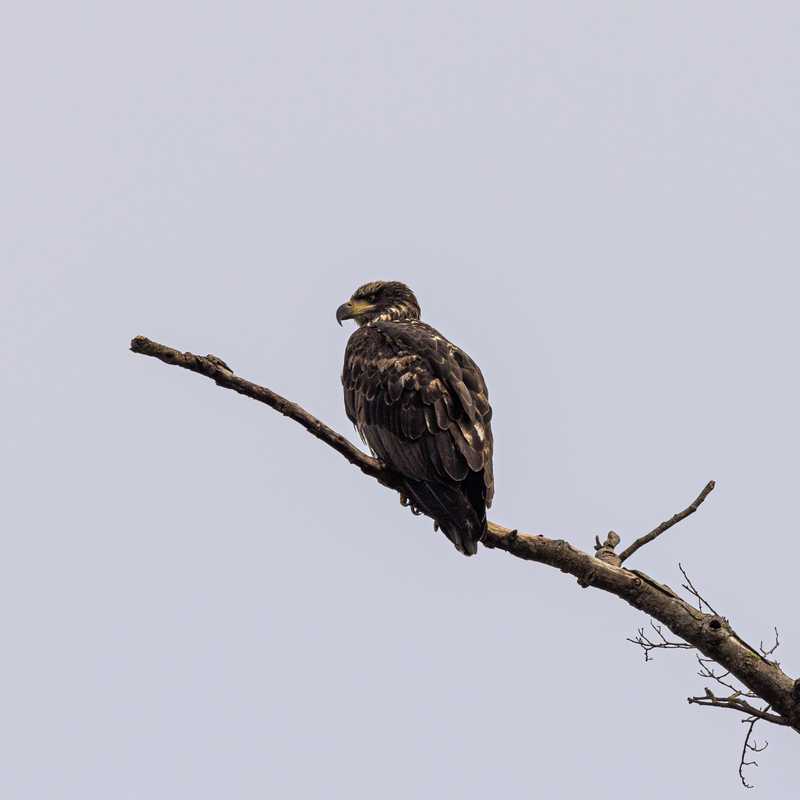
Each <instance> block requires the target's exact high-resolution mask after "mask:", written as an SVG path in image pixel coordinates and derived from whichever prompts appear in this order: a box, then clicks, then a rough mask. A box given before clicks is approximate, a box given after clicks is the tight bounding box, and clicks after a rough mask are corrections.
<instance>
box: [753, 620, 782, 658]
mask: <svg viewBox="0 0 800 800" xmlns="http://www.w3.org/2000/svg"><path fill="white" fill-rule="evenodd" d="M773 630H774V631H775V644H773V645H772V647H770V648H769V650H767V649H766V648H765V647H764V642H763V640H762V641H761V643H760V644H759V645H758V649H759V650H760V651H761V655H762V656H764V658H766V657H767V656H771V655H772V654H773V653H774V652H775V651H776V650H777V649H778V648H779V647H780V646H781V640H780V639H779V638H778V629H777V627H775V628H773ZM776 663H777V662H776Z"/></svg>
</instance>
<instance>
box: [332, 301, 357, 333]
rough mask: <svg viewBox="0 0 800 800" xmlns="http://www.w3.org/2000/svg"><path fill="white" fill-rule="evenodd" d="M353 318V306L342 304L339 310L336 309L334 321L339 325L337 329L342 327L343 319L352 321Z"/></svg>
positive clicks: (348, 303) (349, 303)
mask: <svg viewBox="0 0 800 800" xmlns="http://www.w3.org/2000/svg"><path fill="white" fill-rule="evenodd" d="M352 318H353V304H352V303H351V302H349V301H348V302H347V303H342V304H341V305H340V306H339V308H337V309H336V321H337V322H338V323H339V327H340V328H341V326H342V320H343V319H352Z"/></svg>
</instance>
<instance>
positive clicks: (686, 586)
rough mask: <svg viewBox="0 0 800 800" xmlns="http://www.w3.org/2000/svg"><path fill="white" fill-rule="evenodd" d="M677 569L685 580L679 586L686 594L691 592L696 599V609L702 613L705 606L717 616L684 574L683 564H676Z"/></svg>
mask: <svg viewBox="0 0 800 800" xmlns="http://www.w3.org/2000/svg"><path fill="white" fill-rule="evenodd" d="M678 569H679V570H680V571H681V574H682V575H683V577H684V578H685V579H686V583H682V584H681V586H683V588H684V589H686V591H687V592H691V593H692V594H693V595H694V596H695V598H696V599H697V607H698V608H699V609H700V610H701V611H702V610H703V606H705V607H706V608H707V609H708V610H709V611H710V612H711V613H712V614H714V615H716V616H719V614H717V612H716V611H715V610H714V609H713V608H712V607H711V603H709V602H708V600H706V599H705V597H703V596H702V595H701V594H700V592H698V591H697V589H695V586H694V584H693V583H692V581H691V579H690V578H689V576H688V575H687V574H686V570H685V569H684V568H683V564H681V563H680V562H678Z"/></svg>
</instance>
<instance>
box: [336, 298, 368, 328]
mask: <svg viewBox="0 0 800 800" xmlns="http://www.w3.org/2000/svg"><path fill="white" fill-rule="evenodd" d="M373 308H375V306H373V305H372V304H371V303H367V302H366V301H365V300H348V301H347V302H346V303H342V304H341V305H340V306H339V308H337V309H336V321H337V322H338V323H339V325H341V324H342V320H343V319H355V318H356V317H360V316H361V315H362V314H366V313H367V312H368V311H372V309H373Z"/></svg>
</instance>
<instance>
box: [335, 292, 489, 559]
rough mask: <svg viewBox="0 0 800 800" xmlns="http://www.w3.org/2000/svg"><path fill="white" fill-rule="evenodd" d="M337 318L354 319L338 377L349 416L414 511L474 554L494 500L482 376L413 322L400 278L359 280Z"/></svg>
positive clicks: (412, 305) (414, 312) (411, 302)
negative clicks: (394, 475) (400, 483)
mask: <svg viewBox="0 0 800 800" xmlns="http://www.w3.org/2000/svg"><path fill="white" fill-rule="evenodd" d="M336 319H337V321H338V322H339V324H340V325H341V324H342V320H344V319H354V320H355V321H356V322H357V323H358V329H357V330H356V331H354V333H353V335H352V336H351V337H350V339H349V341H348V342H347V349H346V351H345V355H344V369H343V371H342V385H343V386H344V405H345V409H346V411H347V416H348V417H349V418H350V421H351V422H352V423H353V424H354V425H355V426H356V429H357V430H358V432H359V434H360V435H361V438H362V439H363V440H364V441H365V442H366V443H367V445H369V448H370V450H372V452H373V454H374V455H375V456H376V457H377V458H379V459H380V460H381V461H383V462H384V463H385V464H387V465H388V466H389V467H391V468H392V469H393V470H395V471H396V472H397V473H399V474H400V475H401V476H402V477H403V482H404V485H405V490H406V492H405V494H406V499H407V502H409V503H410V504H411V508H412V510H413V511H416V512H422V513H424V514H427V515H428V516H429V517H431V518H432V519H433V520H434V522H435V525H434V527H436V526H437V525H438V527H439V528H441V529H442V530H443V531H444V533H445V534H446V535H447V538H448V539H450V541H451V542H452V543H453V544H454V545H455V546H456V548H457V549H458V550H459V551H460V552H462V553H464V554H465V555H468V556H471V555H474V554H475V553H476V552H477V549H478V542H479V541H480V540H481V538H482V537H483V535H484V533H485V531H486V509H487V508H488V507H489V506H490V505H491V503H492V495H493V494H494V478H493V475H492V428H491V424H490V420H491V418H492V409H491V406H490V405H489V397H488V392H487V390H486V383H485V381H484V380H483V375H481V371H480V370H479V369H478V367H477V365H476V364H475V362H474V361H473V360H472V359H471V358H470V357H469V356H468V355H467V354H466V353H465V352H464V351H463V350H460V349H459V348H458V347H456V346H455V345H454V344H453V343H452V342H449V341H448V340H447V339H445V337H444V336H442V335H441V334H440V333H439V332H438V331H437V330H435V329H434V328H432V327H431V326H430V325H426V324H425V323H424V322H421V321H420V313H419V303H418V302H417V298H416V297H415V296H414V293H413V292H412V291H411V289H409V288H408V287H407V286H406V285H405V284H402V283H399V282H397V281H373V282H372V283H366V284H364V285H363V286H362V287H360V288H359V289H357V290H356V291H355V292H354V293H353V296H352V297H351V298H350V300H348V301H347V302H346V303H344V304H343V305H341V306H339V308H338V309H337V311H336Z"/></svg>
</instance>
